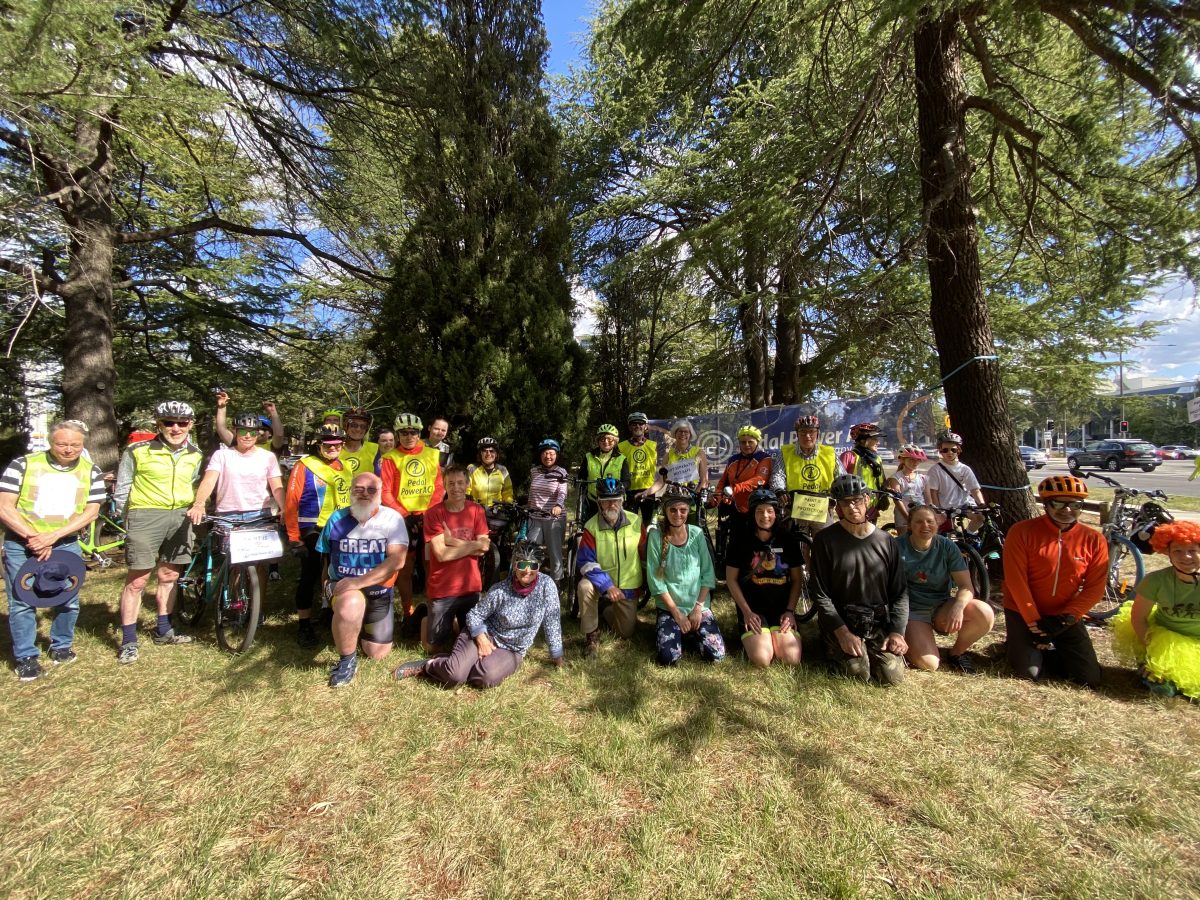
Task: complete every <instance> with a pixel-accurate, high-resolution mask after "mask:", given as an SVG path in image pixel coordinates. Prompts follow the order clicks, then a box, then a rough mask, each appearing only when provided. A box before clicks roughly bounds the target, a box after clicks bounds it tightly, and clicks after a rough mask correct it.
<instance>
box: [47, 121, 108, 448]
mask: <svg viewBox="0 0 1200 900" xmlns="http://www.w3.org/2000/svg"><path fill="white" fill-rule="evenodd" d="M76 139H77V144H76V146H77V149H78V150H79V151H80V153H81V155H82V156H84V157H85V158H89V159H90V160H92V162H91V164H90V165H89V166H86V167H81V168H80V169H79V170H77V175H76V178H77V182H78V190H77V191H73V192H72V193H71V194H70V195H68V197H67V198H66V199H64V201H62V203H61V208H62V213H63V218H64V220H65V221H66V223H67V228H68V229H69V232H70V241H69V247H68V269H67V277H66V280H65V281H64V282H63V284H62V287H61V289H60V293H61V295H62V298H63V304H64V309H65V313H66V329H65V331H64V335H63V349H62V362H63V376H62V387H63V407H64V409H65V410H66V414H67V417H68V418H72V419H80V420H81V421H83V422H86V423H87V425H88V427H89V429H90V433H89V435H88V440H87V446H88V450H89V452H90V453H91V455H92V459H93V460H94V461H95V463H96V465H98V466H99V467H100V468H101V470H103V471H105V472H111V471H114V470H115V469H116V466H117V457H118V454H119V447H120V443H119V436H118V434H117V419H116V414H115V412H114V411H113V400H114V393H115V389H116V380H117V369H116V365H115V363H114V361H113V289H112V272H113V257H114V253H115V247H116V234H115V232H114V229H113V215H112V175H113V171H112V159H111V158H110V156H109V149H110V144H111V139H112V127H111V125H109V124H108V123H107V122H104V123H96V122H94V121H84V122H81V123H80V124H79V125H78V126H77V127H76ZM79 173H81V174H79Z"/></svg>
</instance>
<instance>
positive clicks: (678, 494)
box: [659, 487, 693, 512]
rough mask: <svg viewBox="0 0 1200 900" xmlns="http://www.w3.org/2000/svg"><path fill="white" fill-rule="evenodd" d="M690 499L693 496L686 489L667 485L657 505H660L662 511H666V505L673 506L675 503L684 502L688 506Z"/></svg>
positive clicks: (690, 502) (690, 503)
mask: <svg viewBox="0 0 1200 900" xmlns="http://www.w3.org/2000/svg"><path fill="white" fill-rule="evenodd" d="M692 500H693V497H692V492H691V491H687V490H684V489H683V488H679V487H668V488H667V489H666V491H664V492H663V495H662V500H661V501H659V505H660V506H661V507H662V510H663V512H666V511H667V507H668V506H673V505H674V504H676V503H686V504H687V505H688V506H689V507H690V506H691V505H692Z"/></svg>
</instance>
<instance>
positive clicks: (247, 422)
mask: <svg viewBox="0 0 1200 900" xmlns="http://www.w3.org/2000/svg"><path fill="white" fill-rule="evenodd" d="M267 421H270V420H269V419H268V420H267ZM260 424H261V423H260V422H259V419H258V416H256V415H254V414H253V413H242V414H241V415H240V416H237V417H236V418H234V420H233V427H234V428H253V429H254V430H255V431H258V428H259V425H260Z"/></svg>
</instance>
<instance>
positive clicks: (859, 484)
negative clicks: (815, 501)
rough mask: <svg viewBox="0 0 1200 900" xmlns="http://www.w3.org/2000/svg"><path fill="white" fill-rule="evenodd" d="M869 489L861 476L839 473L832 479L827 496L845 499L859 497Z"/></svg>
mask: <svg viewBox="0 0 1200 900" xmlns="http://www.w3.org/2000/svg"><path fill="white" fill-rule="evenodd" d="M869 490H870V489H869V488H868V487H867V483H866V482H865V481H863V480H862V477H861V476H859V475H839V476H838V477H837V478H835V479H833V484H832V485H831V486H830V488H829V496H830V497H832V498H833V499H834V500H845V499H847V498H849V497H860V496H862V495H863V494H866V493H868V491H869Z"/></svg>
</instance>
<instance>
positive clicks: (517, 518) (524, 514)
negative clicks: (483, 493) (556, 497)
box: [479, 500, 530, 590]
mask: <svg viewBox="0 0 1200 900" xmlns="http://www.w3.org/2000/svg"><path fill="white" fill-rule="evenodd" d="M529 517H530V512H529V510H527V509H526V508H525V507H524V506H521V505H520V504H517V503H509V502H507V501H504V500H497V501H495V502H494V503H492V505H491V506H489V507H488V508H487V523H488V536H489V537H490V538H491V549H490V550H489V551H488V552H487V553H485V554H483V556H481V557H479V573H480V576H481V577H482V579H483V587H484V590H486V589H487V588H489V587H490V586H491V585H493V584H495V582H496V576H497V575H498V574H499V573H501V572H503V571H504V570H505V569H506V568H507V566H508V561H509V560H511V559H512V551H513V548H514V547H515V546H516V545H517V542H518V541H520V540H521V539H522V538H524V537H525V535H526V533H527V532H528V531H529Z"/></svg>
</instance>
